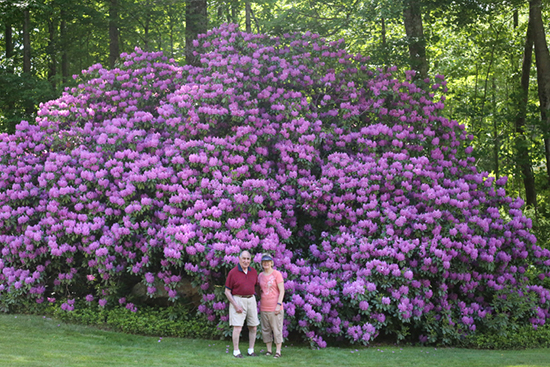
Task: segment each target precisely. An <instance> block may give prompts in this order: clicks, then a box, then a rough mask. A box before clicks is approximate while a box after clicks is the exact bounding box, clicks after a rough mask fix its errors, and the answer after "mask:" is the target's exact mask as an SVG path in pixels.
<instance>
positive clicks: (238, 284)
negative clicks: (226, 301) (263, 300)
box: [225, 264, 258, 296]
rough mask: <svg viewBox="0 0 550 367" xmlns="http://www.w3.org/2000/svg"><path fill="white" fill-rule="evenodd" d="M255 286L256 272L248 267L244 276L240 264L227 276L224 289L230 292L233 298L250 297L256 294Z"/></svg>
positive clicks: (256, 281) (256, 280)
mask: <svg viewBox="0 0 550 367" xmlns="http://www.w3.org/2000/svg"><path fill="white" fill-rule="evenodd" d="M256 284H258V272H257V271H256V269H254V268H252V267H250V266H249V267H248V272H247V273H246V274H245V273H244V271H243V268H242V267H241V264H237V266H235V267H234V268H233V269H231V270H230V271H229V274H227V279H226V280H225V288H228V289H229V290H231V294H232V295H234V296H251V295H253V294H254V293H255V292H256V289H255V287H256Z"/></svg>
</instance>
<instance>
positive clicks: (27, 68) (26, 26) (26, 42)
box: [23, 8, 31, 73]
mask: <svg viewBox="0 0 550 367" xmlns="http://www.w3.org/2000/svg"><path fill="white" fill-rule="evenodd" d="M30 29H31V12H30V10H29V8H25V10H23V72H24V73H30V72H31V35H30Z"/></svg>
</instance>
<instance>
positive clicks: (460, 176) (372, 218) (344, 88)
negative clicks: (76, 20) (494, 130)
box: [0, 25, 550, 347]
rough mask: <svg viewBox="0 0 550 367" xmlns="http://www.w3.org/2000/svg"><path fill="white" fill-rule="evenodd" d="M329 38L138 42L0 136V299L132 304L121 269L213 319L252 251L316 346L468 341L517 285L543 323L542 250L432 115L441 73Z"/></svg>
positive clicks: (449, 126) (516, 209) (532, 318)
mask: <svg viewBox="0 0 550 367" xmlns="http://www.w3.org/2000/svg"><path fill="white" fill-rule="evenodd" d="M342 46H343V43H342V41H339V42H328V41H326V40H324V39H322V38H320V37H319V36H317V35H314V34H309V33H306V34H303V35H299V34H295V35H285V36H284V37H281V38H271V37H268V36H265V35H257V34H247V33H243V32H240V31H238V30H237V28H236V26H235V25H223V26H221V27H220V28H218V29H214V30H211V31H209V32H208V33H207V34H205V35H201V36H200V37H199V40H198V41H196V42H195V47H196V52H197V55H199V56H200V57H201V61H202V66H201V67H192V66H184V67H180V66H178V65H177V64H176V63H174V62H173V61H172V60H167V59H166V58H164V57H162V55H161V54H159V53H146V52H143V51H141V50H136V51H135V52H134V53H131V54H123V55H122V59H123V63H122V64H121V66H120V67H119V68H115V69H113V70H106V69H104V68H103V67H102V66H101V65H94V66H92V67H91V68H89V69H88V70H86V71H84V72H83V76H82V80H79V81H80V84H79V85H78V87H75V88H72V89H71V90H67V91H66V92H65V93H64V94H63V96H61V97H60V98H59V99H57V100H53V101H50V102H48V103H46V104H44V105H42V106H41V108H40V111H39V116H38V118H37V121H36V124H29V123H27V122H25V121H23V122H21V123H20V124H19V125H18V126H17V131H16V133H15V134H13V135H7V134H3V135H1V136H0V251H1V258H0V294H1V296H2V297H1V298H2V299H4V300H17V299H18V298H22V297H35V298H36V299H37V301H39V302H42V300H44V297H46V298H47V299H48V300H50V299H52V297H49V296H51V295H52V294H53V293H56V294H64V293H66V295H67V296H68V295H69V294H71V295H72V294H74V293H73V292H74V291H75V290H77V289H83V285H88V286H89V287H88V289H86V290H84V292H85V293H83V294H82V295H78V296H80V297H82V298H85V299H86V301H88V302H93V301H94V300H97V301H98V302H99V305H100V306H102V307H104V306H106V305H107V304H108V302H111V303H113V304H116V303H117V299H120V303H121V304H125V305H126V308H128V309H129V310H131V311H134V312H135V311H136V306H135V305H134V304H133V303H127V302H126V299H125V298H124V297H126V296H128V295H121V294H117V290H118V289H120V288H119V287H117V284H118V282H122V281H124V280H125V279H128V276H127V275H128V274H129V275H132V276H136V275H137V276H140V277H142V282H143V283H144V284H145V285H146V286H147V293H148V294H150V295H153V294H155V292H157V290H158V287H159V286H160V287H164V289H165V291H166V292H167V293H168V295H169V297H170V298H171V299H172V300H175V299H176V298H177V297H178V293H177V291H176V288H177V285H178V283H179V282H180V281H181V279H182V276H184V275H186V276H188V277H191V278H192V279H193V280H194V282H195V283H196V284H199V285H200V287H199V291H200V292H201V294H202V295H203V298H202V304H201V306H200V307H199V311H200V312H203V313H205V314H206V315H207V317H208V319H209V320H211V321H213V322H221V323H226V322H227V315H226V313H227V304H226V300H225V298H224V296H223V293H222V292H219V288H220V287H216V286H217V285H221V284H223V282H224V280H225V278H224V277H225V274H226V272H227V270H228V269H230V268H231V267H233V266H234V265H235V263H236V262H237V256H238V254H239V252H240V251H242V250H245V249H246V250H249V251H251V252H252V253H254V254H259V253H262V252H269V253H271V254H272V255H273V256H274V260H275V265H276V267H277V269H278V270H280V271H281V272H282V274H283V276H284V277H285V279H286V281H285V283H286V292H287V296H286V300H285V304H286V305H285V310H286V313H287V320H285V330H284V333H285V335H288V333H289V332H292V331H295V330H297V331H299V332H301V333H302V334H303V335H304V336H305V337H306V338H308V340H310V341H311V342H312V343H314V344H316V345H318V346H320V347H324V346H326V339H327V338H328V339H337V338H347V339H348V340H349V341H350V342H352V343H363V344H368V343H369V342H370V341H371V340H372V339H373V338H375V337H376V336H377V335H378V334H379V333H380V332H381V331H384V332H388V330H389V331H390V332H391V330H393V329H391V328H390V326H391V327H392V328H395V325H398V324H404V325H407V326H408V327H411V328H413V329H414V330H415V331H416V332H418V334H426V333H428V334H429V335H430V338H431V339H430V341H436V340H438V338H439V337H441V334H440V335H438V334H437V332H436V333H435V334H434V332H433V331H434V330H437V326H436V327H435V329H434V325H433V323H432V324H429V323H428V322H426V320H441V325H443V324H446V325H452V326H453V327H454V329H455V331H456V332H457V333H459V334H467V333H470V332H473V331H474V330H476V327H479V326H483V325H485V322H486V320H487V315H491V314H493V313H496V312H497V311H498V307H496V306H495V303H494V302H495V299H498V296H499V295H502V294H505V293H506V292H507V291H510V290H521V291H522V292H525V294H529V295H530V298H528V299H531V300H533V301H532V302H533V304H532V307H531V312H529V313H528V315H526V316H525V320H524V321H525V322H526V323H531V324H533V325H534V326H537V325H542V324H544V323H545V320H546V319H547V318H548V316H549V312H548V309H549V305H550V292H549V290H548V289H546V288H544V287H543V286H541V284H542V280H543V279H544V278H545V277H547V276H550V252H549V251H548V250H546V249H542V248H540V247H539V246H537V245H536V238H535V237H534V236H533V235H532V234H531V233H530V232H529V229H530V227H531V221H530V220H529V219H528V218H526V217H525V216H523V214H522V212H521V207H522V204H523V202H522V201H521V200H520V199H517V200H512V199H511V198H509V197H507V196H506V195H505V192H504V185H505V184H506V179H499V180H497V181H496V182H495V181H494V179H493V177H491V176H489V175H488V174H487V173H480V172H477V170H476V168H475V167H474V165H473V164H474V158H473V157H472V156H471V155H470V154H471V152H472V149H471V148H470V147H468V146H467V142H468V140H469V137H468V136H467V134H466V132H465V131H464V126H462V125H459V124H458V123H457V122H456V121H450V120H448V119H446V118H444V117H443V116H442V115H441V110H442V109H443V101H444V97H436V93H442V92H444V91H445V81H444V80H443V77H440V76H438V77H436V79H438V80H436V81H435V83H434V84H433V86H429V87H422V86H419V85H418V84H415V82H413V80H412V79H413V76H414V72H410V71H407V72H405V73H404V76H403V77H401V76H400V74H399V73H398V72H397V71H396V70H395V68H389V69H388V70H382V69H376V68H373V67H371V66H370V65H369V61H368V58H366V57H363V56H361V55H351V54H349V53H347V52H346V51H345V50H344V49H343V48H342ZM77 79H78V77H77ZM258 260H259V258H258V257H257V256H256V258H255V261H258ZM528 268H529V271H530V272H531V273H536V274H535V275H536V276H537V278H535V281H531V282H530V281H529V278H528V277H527V274H526V272H527V269H528ZM537 282H538V283H537ZM67 292H69V293H67ZM71 297H73V296H71ZM70 302H71V301H67V303H64V304H63V306H62V308H63V309H66V310H68V311H69V310H72V308H73V307H74V306H73V303H70ZM72 302H74V301H72ZM510 312H514V310H513V309H512V310H511V311H510ZM443 320H446V321H445V323H443ZM447 320H448V322H447ZM428 325H429V327H430V329H429V330H428V329H426V328H427V327H428Z"/></svg>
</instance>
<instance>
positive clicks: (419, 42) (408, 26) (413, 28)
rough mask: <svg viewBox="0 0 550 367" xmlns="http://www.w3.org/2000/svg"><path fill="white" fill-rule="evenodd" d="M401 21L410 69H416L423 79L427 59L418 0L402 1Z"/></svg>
mask: <svg viewBox="0 0 550 367" xmlns="http://www.w3.org/2000/svg"><path fill="white" fill-rule="evenodd" d="M403 23H404V25H405V32H406V34H407V43H408V46H409V56H410V65H411V69H413V70H416V71H418V72H419V74H420V75H419V76H420V77H421V78H422V79H424V78H426V77H427V76H428V60H427V59H426V40H425V38H424V28H423V26H422V8H421V1H420V0H404V1H403Z"/></svg>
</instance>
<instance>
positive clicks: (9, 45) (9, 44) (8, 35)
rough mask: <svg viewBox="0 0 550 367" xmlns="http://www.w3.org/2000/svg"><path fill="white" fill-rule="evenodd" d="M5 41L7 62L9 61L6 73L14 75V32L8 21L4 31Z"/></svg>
mask: <svg viewBox="0 0 550 367" xmlns="http://www.w3.org/2000/svg"><path fill="white" fill-rule="evenodd" d="M4 40H5V42H6V60H7V61H8V64H7V68H6V71H7V72H8V73H10V74H13V60H10V59H11V58H12V57H13V30H12V29H11V23H10V22H9V21H6V24H5V30H4Z"/></svg>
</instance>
